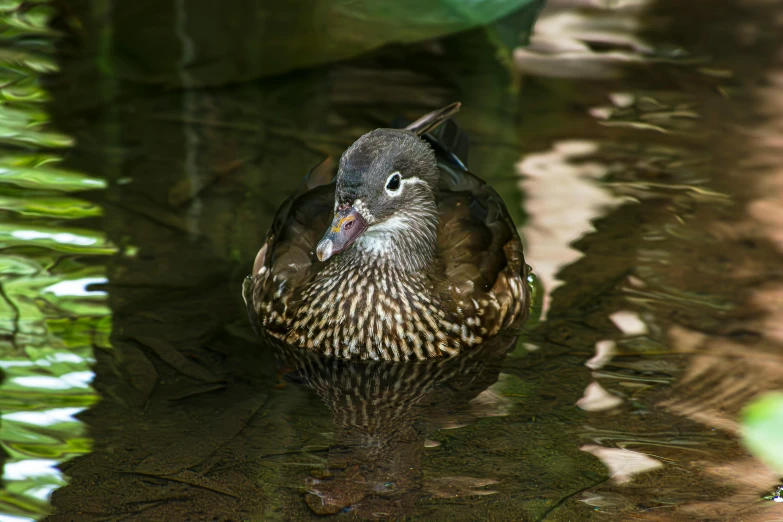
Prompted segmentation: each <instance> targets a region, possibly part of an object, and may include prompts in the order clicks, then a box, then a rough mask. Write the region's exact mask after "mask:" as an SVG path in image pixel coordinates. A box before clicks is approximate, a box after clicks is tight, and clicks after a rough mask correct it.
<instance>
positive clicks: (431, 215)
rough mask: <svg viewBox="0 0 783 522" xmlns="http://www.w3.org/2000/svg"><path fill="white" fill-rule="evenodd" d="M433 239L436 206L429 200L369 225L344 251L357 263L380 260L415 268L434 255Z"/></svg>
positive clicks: (409, 269) (426, 263) (404, 268)
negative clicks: (414, 208) (407, 210)
mask: <svg viewBox="0 0 783 522" xmlns="http://www.w3.org/2000/svg"><path fill="white" fill-rule="evenodd" d="M437 242H438V209H437V207H436V206H435V202H434V201H432V202H427V203H426V204H423V205H421V206H420V207H418V208H416V210H414V211H410V212H407V213H405V214H404V215H396V216H393V217H391V218H389V219H387V220H386V221H384V222H382V223H378V224H375V225H372V226H371V227H370V228H369V229H367V231H366V232H365V233H364V234H362V235H361V236H360V237H359V238H358V239H357V240H356V243H354V245H353V247H352V248H351V249H350V250H349V251H348V252H346V254H348V256H349V257H351V261H353V262H358V263H360V264H374V265H377V264H379V263H382V264H388V265H391V266H394V267H396V268H397V269H399V270H400V271H403V272H419V271H422V270H424V269H425V268H426V267H427V266H429V265H430V263H431V262H432V260H433V259H434V258H435V252H436V248H437Z"/></svg>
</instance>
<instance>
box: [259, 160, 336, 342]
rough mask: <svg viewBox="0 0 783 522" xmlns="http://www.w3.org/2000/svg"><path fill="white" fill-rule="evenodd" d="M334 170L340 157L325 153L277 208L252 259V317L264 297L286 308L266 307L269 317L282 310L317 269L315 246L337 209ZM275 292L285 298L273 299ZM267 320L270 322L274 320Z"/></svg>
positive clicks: (280, 312) (262, 302) (267, 300)
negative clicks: (336, 157) (259, 247)
mask: <svg viewBox="0 0 783 522" xmlns="http://www.w3.org/2000/svg"><path fill="white" fill-rule="evenodd" d="M335 174H336V162H335V161H334V160H333V159H332V158H327V159H325V160H324V161H323V162H321V163H320V164H318V165H317V166H316V167H314V168H313V169H312V170H310V172H309V173H308V174H307V176H305V178H304V179H303V180H302V182H301V183H300V184H299V187H297V189H296V190H295V191H294V193H293V194H292V195H291V196H290V197H289V198H288V199H287V200H286V201H285V202H283V204H282V205H281V206H280V208H279V209H278V211H277V213H276V214H275V217H274V219H273V221H272V225H271V226H270V227H269V231H268V232H267V235H266V241H265V242H264V246H262V247H261V250H259V251H258V254H257V255H256V260H255V263H254V264H253V272H252V275H251V277H252V298H251V299H247V297H246V302H247V303H246V304H247V305H248V312H249V313H250V315H251V319H252V318H253V316H254V315H257V314H258V312H259V311H260V307H261V306H263V305H264V304H265V303H275V304H274V305H273V306H277V307H279V308H281V309H280V310H275V309H272V310H264V311H263V314H262V315H263V316H264V317H269V316H270V315H271V312H276V313H277V314H279V315H282V314H283V312H284V309H283V308H285V306H286V305H287V303H288V302H289V301H290V298H293V297H294V296H293V291H294V289H296V288H300V287H301V286H302V285H304V284H305V283H306V282H307V281H308V280H310V279H312V278H313V277H314V276H315V274H316V273H317V272H318V267H317V266H316V263H317V260H316V258H315V248H316V245H317V244H318V241H319V240H320V239H321V236H322V235H323V232H324V230H326V228H327V227H328V226H329V223H330V222H331V220H332V216H333V214H334V190H335V185H334V177H335ZM275 294H279V295H278V297H280V296H283V299H279V298H278V299H273V297H274V296H275ZM286 295H288V297H289V299H286V298H285V296H286ZM265 326H266V327H267V328H270V327H271V326H272V323H270V324H268V325H265Z"/></svg>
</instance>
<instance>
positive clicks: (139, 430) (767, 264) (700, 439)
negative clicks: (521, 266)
mask: <svg viewBox="0 0 783 522" xmlns="http://www.w3.org/2000/svg"><path fill="white" fill-rule="evenodd" d="M580 4H584V5H581V6H580ZM587 4H590V5H592V7H585V5H587ZM606 4H607V5H603V3H601V2H577V1H573V2H565V1H562V2H554V1H553V2H550V4H549V6H548V8H547V10H546V11H545V12H544V13H543V14H542V15H541V17H540V19H539V23H538V25H537V34H536V37H535V38H534V45H533V46H531V47H529V48H528V49H527V50H525V51H517V52H516V54H515V55H514V59H515V60H516V61H517V68H518V69H517V70H520V71H523V72H522V73H521V74H517V75H513V74H509V73H508V70H507V69H506V67H505V66H504V65H503V64H502V63H499V62H498V61H497V60H495V57H496V49H495V47H493V45H492V44H491V42H490V41H489V40H490V39H489V37H488V36H487V35H488V33H486V32H484V31H482V30H474V31H470V32H467V33H462V34H458V35H454V36H451V37H448V38H445V39H444V40H442V41H440V42H438V43H427V44H426V45H422V46H412V47H400V46H393V47H391V48H389V49H386V50H383V51H380V52H376V53H372V54H370V55H368V56H364V57H360V58H356V59H353V60H350V61H347V62H342V63H338V64H331V65H324V66H320V67H318V68H315V69H308V70H303V71H298V72H293V73H290V74H287V75H285V76H282V77H278V78H273V79H266V80H252V81H241V82H235V83H231V82H229V80H230V79H231V76H230V73H231V71H229V72H228V73H227V72H226V71H223V70H220V69H216V70H214V71H212V72H211V73H210V74H209V75H208V77H210V78H218V77H220V78H223V79H224V80H225V81H224V82H222V83H221V82H217V84H216V85H213V86H211V87H210V88H208V89H181V88H179V86H180V85H191V84H194V83H197V82H199V81H202V80H203V77H200V76H198V75H196V74H195V73H194V72H193V71H195V70H199V69H198V68H196V67H191V66H190V65H192V64H189V63H188V62H187V59H188V56H189V55H188V54H187V53H186V52H184V51H182V53H180V50H182V49H184V50H187V49H191V50H192V46H193V45H195V44H194V42H197V41H198V39H199V38H200V37H201V36H202V35H203V32H199V31H203V28H199V26H198V20H199V18H197V17H196V16H195V14H194V13H193V12H190V15H191V16H190V17H189V18H188V17H187V16H185V17H184V18H183V13H184V14H185V15H187V14H188V13H189V12H188V10H187V9H185V7H184V4H180V3H178V4H176V5H177V6H179V8H181V9H184V11H182V10H181V11H179V12H178V13H179V16H180V17H179V18H177V20H179V21H180V24H179V25H176V26H175V27H172V29H171V31H172V33H171V35H170V38H168V39H167V40H166V41H165V42H163V43H156V42H153V43H154V45H155V46H158V47H157V48H156V49H154V50H149V49H148V50H147V51H146V52H147V53H148V54H149V53H152V52H153V51H158V52H159V53H160V55H161V57H162V58H161V60H162V61H165V60H163V58H167V57H170V56H172V55H173V56H180V58H181V62H178V63H179V65H178V68H174V69H173V70H174V72H175V73H177V74H175V75H173V76H170V77H165V78H163V77H162V76H160V74H159V71H154V70H150V69H148V70H144V68H143V67H140V66H139V63H140V62H143V60H137V61H134V57H133V56H132V54H131V53H129V51H127V50H125V49H121V50H122V51H123V52H122V53H119V52H117V49H114V48H112V45H115V46H116V45H118V42H123V41H124V40H123V39H124V38H128V36H127V35H128V34H133V32H132V31H131V32H130V33H129V32H128V31H129V30H128V27H129V26H128V25H127V23H128V22H127V20H126V19H125V18H123V17H128V19H130V18H132V15H133V13H132V12H127V11H121V10H120V9H119V8H117V9H114V10H111V9H108V7H107V6H108V4H107V3H101V2H96V3H94V5H92V6H91V8H90V9H86V8H84V6H82V5H81V4H80V3H78V2H74V4H73V5H72V6H71V8H70V10H68V11H66V14H65V15H64V16H63V17H61V18H59V19H58V20H57V23H56V24H55V28H57V29H58V30H59V31H60V33H59V35H58V34H54V33H50V32H49V31H48V30H46V29H45V28H46V20H47V18H48V15H49V13H48V12H47V11H46V9H47V7H46V5H45V4H41V5H37V6H36V7H34V8H32V9H28V10H27V11H24V10H20V9H18V8H17V6H16V5H15V4H13V3H9V4H8V6H6V7H4V8H3V9H4V11H3V24H4V26H3V29H4V32H3V38H4V40H3V41H4V43H5V47H4V48H5V49H12V50H13V51H14V52H15V53H17V54H4V55H0V59H2V60H4V62H5V63H6V66H5V68H4V69H3V74H4V75H7V76H9V79H7V80H6V82H5V83H4V84H3V85H4V86H3V87H2V91H1V92H2V96H3V100H4V103H3V105H2V110H3V113H2V121H3V126H4V128H3V132H2V133H1V134H0V143H2V146H3V150H4V154H3V158H2V160H0V161H1V162H2V164H0V167H1V168H2V169H3V170H2V178H0V180H2V184H0V207H1V208H2V209H3V211H4V212H3V220H2V223H1V224H0V227H2V228H1V229H0V237H1V238H2V240H1V241H2V244H3V249H2V251H0V262H2V266H3V270H2V296H0V297H2V299H0V306H2V309H0V328H2V343H3V345H2V346H3V357H2V360H0V367H2V372H3V381H2V385H1V388H0V389H1V390H2V393H0V409H1V410H2V423H1V424H0V444H2V447H3V449H4V455H3V454H0V460H2V462H3V482H2V486H3V489H2V493H0V520H2V521H5V520H9V521H11V520H13V521H21V520H36V519H41V518H46V519H47V520H51V521H71V520H297V519H308V518H315V517H316V515H315V514H314V513H315V512H325V511H326V509H325V508H324V507H323V506H324V504H323V502H322V501H321V499H324V498H328V499H331V500H330V502H333V503H332V504H330V506H336V507H334V508H332V507H330V508H329V509H331V510H335V511H338V510H339V511H342V512H343V515H342V516H348V517H350V516H359V517H363V518H381V517H384V516H386V517H391V518H400V517H404V516H410V517H411V518H420V519H425V520H448V519H451V520H487V519H490V520H629V519H634V520H637V519H638V520H691V519H693V520H728V519H737V518H741V519H742V520H764V521H767V520H776V519H778V518H783V512H782V511H781V504H776V503H773V502H771V501H768V500H764V499H763V497H765V496H769V495H770V494H771V493H773V492H774V491H775V490H776V488H775V486H776V485H777V484H779V482H780V479H781V477H778V476H776V475H775V474H774V473H772V472H771V471H769V470H768V469H767V468H765V467H764V466H762V465H761V464H760V463H759V462H758V461H757V460H755V459H754V458H752V457H751V456H750V455H749V454H748V453H747V451H746V450H745V449H744V448H743V447H742V446H741V444H740V443H739V441H738V430H739V427H738V413H739V411H740V410H741V408H742V407H743V406H744V405H745V404H746V403H747V402H748V401H750V400H751V399H753V398H754V397H756V396H758V395H759V394H760V393H762V392H763V391H766V390H773V389H781V388H783V382H782V381H783V371H781V365H782V364H783V359H782V358H781V357H782V356H781V354H783V350H781V343H783V337H782V336H781V332H780V326H779V325H780V324H781V321H780V319H781V317H780V310H781V309H783V308H781V306H780V302H781V287H780V281H781V266H783V264H782V263H781V261H783V259H782V258H783V256H782V254H781V251H782V250H781V249H783V236H781V232H780V231H781V230H783V227H781V223H780V221H781V219H782V218H781V215H782V214H781V213H780V212H779V210H778V209H779V208H780V201H781V198H782V197H783V193H782V192H781V187H783V182H781V180H780V172H781V165H780V161H781V160H780V153H779V150H780V146H781V142H780V136H781V135H783V132H782V131H783V128H781V123H780V122H781V121H783V119H781V116H783V114H782V113H783V105H781V103H782V102H783V100H782V99H781V96H780V92H781V87H782V86H781V82H783V79H782V78H783V76H782V75H783V70H782V69H781V62H780V57H781V54H780V50H781V41H780V34H783V33H781V25H783V18H781V15H780V13H781V11H780V5H779V2H772V1H767V2H763V1H760V0H759V1H745V2H740V1H738V0H737V1H730V0H719V1H716V0H712V1H710V2H707V1H704V2H688V3H687V5H686V4H683V3H682V2H674V1H668V0H660V1H658V2H653V3H643V2H626V3H624V4H623V6H620V7H618V6H616V5H614V4H612V3H610V2H606ZM610 4H611V5H610ZM618 5H619V4H618ZM612 6H614V8H612ZM19 20H22V21H25V24H22V25H20V22H19ZM123 24H126V25H123ZM164 25H165V24H164ZM20 27H21V29H20ZM133 27H137V26H133ZM20 34H21V36H20ZM63 35H65V36H63ZM112 35H113V36H112ZM566 36H568V38H566ZM112 42H113V44H112ZM150 45H151V46H152V44H150ZM189 46H190V47H189ZM117 54H120V55H122V56H123V57H124V61H121V60H116V59H112V57H115V56H116V55H117ZM137 58H138V57H137ZM175 62H176V60H175ZM217 63H220V62H217ZM55 67H59V72H57V73H56V74H54V75H51V76H46V77H44V78H42V77H41V74H40V73H41V72H42V71H50V70H52V69H53V68H55ZM207 69H208V70H211V69H209V68H207ZM129 71H133V72H134V73H133V74H131V73H130V72H129ZM139 71H141V72H139ZM221 75H224V76H221ZM129 76H130V77H132V79H133V80H134V81H128V80H125V79H124V78H127V77H129ZM11 79H12V80H13V81H10V80H11ZM161 79H163V80H164V81H165V82H166V83H167V84H168V85H169V87H167V88H161V87H160V86H157V85H156V84H155V81H158V80H161ZM244 80H247V79H244ZM455 99H459V100H461V101H462V102H463V110H462V111H461V113H460V115H459V118H458V122H459V123H460V124H461V125H462V126H464V127H465V128H467V129H468V130H469V131H470V133H471V136H472V145H473V148H472V150H471V158H470V165H471V168H472V170H474V171H475V172H477V173H478V174H479V175H481V176H482V177H484V178H485V179H487V180H489V181H490V182H491V183H492V184H493V186H495V187H496V188H497V189H498V191H499V192H500V193H501V194H502V195H503V197H504V199H505V200H506V202H507V204H508V206H509V209H510V211H511V212H512V215H513V216H514V218H515V220H516V221H517V223H518V224H519V225H520V230H521V232H522V234H523V237H524V239H525V243H526V258H527V261H528V263H529V264H531V265H532V266H533V268H534V271H535V273H536V275H537V278H538V280H539V281H540V283H541V285H542V288H543V289H542V290H541V291H540V293H539V309H538V312H540V314H539V315H540V318H534V319H532V320H531V321H530V322H529V324H528V327H527V329H526V331H525V333H524V335H522V336H521V337H520V338H519V339H518V340H513V339H512V340H508V339H499V340H497V341H496V342H495V343H493V344H491V345H489V346H486V347H485V348H484V349H483V350H482V351H481V352H477V353H475V354H470V355H469V356H468V357H466V358H465V359H461V360H457V361H451V362H448V361H447V362H442V363H433V364H431V365H425V366H420V365H419V366H400V367H395V368H394V369H388V368H380V367H375V366H373V365H355V364H342V363H340V364H335V365H332V364H331V363H328V362H324V361H318V360H311V359H309V358H306V357H304V356H303V355H302V354H298V353H296V352H294V353H285V352H282V353H280V352H279V350H278V352H277V353H276V351H275V349H274V347H271V346H267V345H263V344H260V341H259V340H258V339H256V338H255V337H254V335H253V333H252V331H251V330H250V328H249V326H248V324H247V319H246V317H245V314H244V310H243V305H242V300H241V295H240V286H241V281H242V278H243V277H244V276H245V275H246V274H247V272H248V271H249V267H250V265H251V264H252V260H253V258H254V256H255V253H256V251H257V249H258V247H259V246H260V244H261V241H262V238H263V235H264V232H265V230H266V227H267V225H268V223H269V221H270V219H271V216H272V215H273V213H274V211H275V209H276V208H277V206H278V205H279V203H280V202H281V201H282V200H283V199H284V198H285V197H286V196H287V195H288V194H289V193H290V191H291V190H293V188H294V187H295V186H296V184H297V183H298V182H299V180H300V178H301V176H302V175H303V174H304V173H305V172H306V171H307V170H308V169H309V168H310V167H312V166H313V165H314V164H315V163H317V162H318V161H320V159H321V158H322V157H323V156H324V155H326V154H333V155H336V154H339V153H340V152H341V151H342V150H343V149H344V148H345V147H346V146H348V145H349V144H350V143H351V142H352V141H353V140H354V139H355V138H356V137H357V136H359V135H360V134H361V133H363V132H364V131H366V130H367V129H370V128H373V127H377V126H381V125H384V124H385V122H388V121H391V120H392V119H393V118H394V117H396V116H398V115H400V114H402V115H405V116H408V117H415V116H416V115H418V114H420V113H423V112H426V111H427V110H429V109H431V108H433V107H437V106H441V105H445V104H447V103H449V102H451V101H453V100H455ZM510 342H514V343H515V344H514V345H513V347H512V348H511V350H510V353H509V354H508V355H504V353H505V348H506V347H507V344H504V343H510ZM295 369H298V370H299V371H300V373H299V374H298V376H297V373H296V372H295V371H294V370H295ZM368 383H370V384H368ZM400 383H402V384H400ZM363 386H365V387H363ZM366 386H370V388H371V389H372V390H380V391H381V392H382V397H383V399H382V400H378V401H376V402H375V403H372V402H370V401H368V400H367V397H368V396H370V397H373V395H372V393H375V392H368V391H366V390H367V388H366ZM357 405H363V406H364V409H362V408H361V407H358V408H357ZM52 492H53V493H52Z"/></svg>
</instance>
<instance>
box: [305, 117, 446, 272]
mask: <svg viewBox="0 0 783 522" xmlns="http://www.w3.org/2000/svg"><path fill="white" fill-rule="evenodd" d="M438 177H439V175H438V168H437V164H436V160H435V153H434V151H433V150H432V148H431V147H430V146H429V144H428V143H427V142H425V141H424V140H422V139H421V138H419V137H418V136H417V135H416V134H415V133H414V132H411V131H408V130H398V129H377V130H374V131H372V132H370V133H368V134H365V135H364V136H362V137H361V138H359V139H358V140H357V141H356V143H354V144H353V145H351V147H350V148H348V150H346V151H345V153H344V154H343V156H342V158H341V159H340V167H339V170H338V173H337V188H336V192H335V202H334V203H335V216H334V220H333V221H332V224H331V225H330V227H329V229H328V230H327V231H326V234H325V235H324V237H323V239H321V241H320V243H318V248H317V255H318V259H319V260H321V261H326V260H327V259H329V258H330V257H332V256H334V255H335V254H338V253H340V252H343V251H345V250H346V249H348V248H349V247H351V245H354V243H355V246H354V249H355V250H356V251H358V252H362V253H365V254H370V255H374V256H386V257H387V258H388V259H390V260H392V261H398V262H400V263H405V265H406V266H405V267H404V268H406V269H410V268H413V269H417V268H420V266H419V265H420V264H421V263H425V262H426V261H427V260H428V259H429V258H430V257H431V256H432V255H433V253H434V249H435V241H436V230H437V225H438V212H437V207H436V204H435V192H436V190H437V188H436V187H437V183H438Z"/></svg>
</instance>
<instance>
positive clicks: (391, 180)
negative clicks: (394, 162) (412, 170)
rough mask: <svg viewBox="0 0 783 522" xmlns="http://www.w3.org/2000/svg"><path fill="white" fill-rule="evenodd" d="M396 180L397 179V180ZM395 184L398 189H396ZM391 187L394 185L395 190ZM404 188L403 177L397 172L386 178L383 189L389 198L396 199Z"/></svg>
mask: <svg viewBox="0 0 783 522" xmlns="http://www.w3.org/2000/svg"><path fill="white" fill-rule="evenodd" d="M394 178H397V179H396V180H395V179H394ZM395 181H396V183H395ZM395 184H396V187H394V185H395ZM389 185H392V187H394V188H389ZM402 186H403V180H402V176H400V173H399V171H397V172H392V173H391V174H389V177H388V178H386V184H385V185H384V186H383V188H384V190H386V194H388V195H389V197H392V198H395V197H397V196H399V195H400V194H402Z"/></svg>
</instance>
